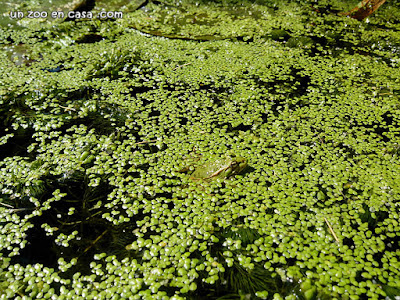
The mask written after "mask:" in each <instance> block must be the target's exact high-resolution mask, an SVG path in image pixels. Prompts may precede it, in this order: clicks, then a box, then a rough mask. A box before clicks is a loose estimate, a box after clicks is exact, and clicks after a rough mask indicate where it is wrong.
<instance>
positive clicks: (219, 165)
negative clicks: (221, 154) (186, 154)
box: [190, 156, 247, 181]
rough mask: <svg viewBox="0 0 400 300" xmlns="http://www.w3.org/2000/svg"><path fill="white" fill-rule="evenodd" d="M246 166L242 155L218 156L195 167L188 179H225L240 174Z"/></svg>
mask: <svg viewBox="0 0 400 300" xmlns="http://www.w3.org/2000/svg"><path fill="white" fill-rule="evenodd" d="M246 167H247V160H246V159H245V158H244V157H239V156H237V157H233V156H228V157H225V158H218V159H215V160H213V161H209V162H207V163H205V164H203V165H200V166H198V167H196V168H195V170H194V171H193V172H192V173H191V174H190V179H193V180H204V181H211V180H216V179H226V178H228V177H232V176H234V175H237V174H240V173H241V172H242V171H243V170H244V169H245V168H246Z"/></svg>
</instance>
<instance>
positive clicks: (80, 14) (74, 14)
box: [10, 10, 123, 19]
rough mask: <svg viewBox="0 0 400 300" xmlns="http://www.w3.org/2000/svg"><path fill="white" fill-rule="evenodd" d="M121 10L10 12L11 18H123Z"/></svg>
mask: <svg viewBox="0 0 400 300" xmlns="http://www.w3.org/2000/svg"><path fill="white" fill-rule="evenodd" d="M122 15H123V14H122V12H121V11H100V12H96V13H93V12H91V11H69V12H67V13H65V12H63V11H52V12H47V11H29V10H28V11H26V12H23V11H12V12H10V18H11V19H23V18H29V19H39V18H42V19H43V18H52V19H63V18H65V17H68V18H71V19H72V18H73V19H95V18H97V19H122Z"/></svg>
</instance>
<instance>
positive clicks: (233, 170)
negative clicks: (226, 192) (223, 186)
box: [224, 157, 247, 178]
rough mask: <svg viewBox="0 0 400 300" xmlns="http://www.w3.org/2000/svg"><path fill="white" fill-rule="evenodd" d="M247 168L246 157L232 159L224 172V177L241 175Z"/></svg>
mask: <svg viewBox="0 0 400 300" xmlns="http://www.w3.org/2000/svg"><path fill="white" fill-rule="evenodd" d="M246 167H247V160H246V159H245V158H244V157H232V158H231V161H230V165H229V167H228V168H226V170H225V171H224V177H225V178H227V177H230V176H234V175H237V174H239V173H240V172H242V171H243V170H244V169H245V168H246Z"/></svg>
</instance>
